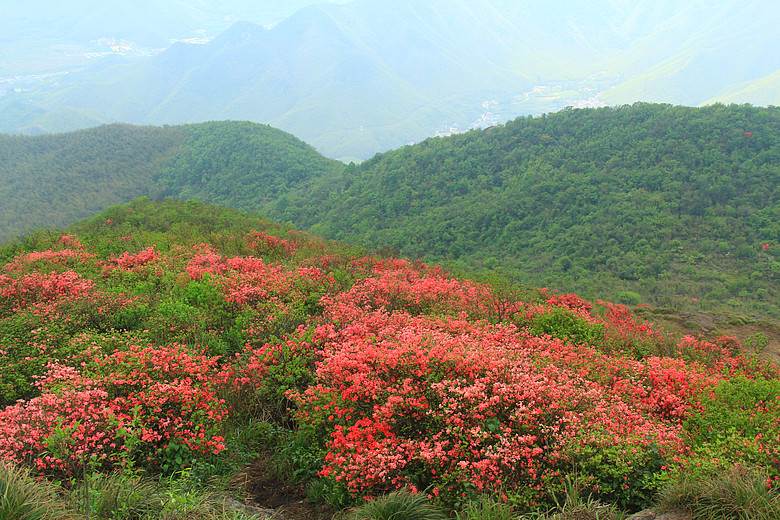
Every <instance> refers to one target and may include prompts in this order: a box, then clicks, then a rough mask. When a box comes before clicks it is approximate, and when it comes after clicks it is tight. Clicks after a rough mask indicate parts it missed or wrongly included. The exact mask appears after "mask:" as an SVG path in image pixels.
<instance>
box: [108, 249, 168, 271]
mask: <svg viewBox="0 0 780 520" xmlns="http://www.w3.org/2000/svg"><path fill="white" fill-rule="evenodd" d="M159 258H160V255H159V254H158V253H157V251H156V250H155V249H154V247H147V248H146V249H143V250H141V251H139V252H138V253H135V254H132V253H129V252H127V251H125V252H124V253H122V254H121V255H120V256H118V257H116V258H112V259H111V260H109V264H112V265H114V266H116V267H118V268H120V269H124V270H125V271H130V270H133V269H136V268H138V267H141V266H144V265H146V264H149V263H152V262H154V261H156V260H157V259H159Z"/></svg>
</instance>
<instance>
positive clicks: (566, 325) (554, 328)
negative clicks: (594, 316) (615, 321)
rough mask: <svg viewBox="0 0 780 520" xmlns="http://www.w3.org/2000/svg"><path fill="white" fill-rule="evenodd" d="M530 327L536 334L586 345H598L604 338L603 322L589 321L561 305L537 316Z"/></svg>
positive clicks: (532, 332)
mask: <svg viewBox="0 0 780 520" xmlns="http://www.w3.org/2000/svg"><path fill="white" fill-rule="evenodd" d="M528 329H529V330H530V331H531V334H533V335H535V336H541V335H548V336H552V337H554V338H559V339H562V340H565V341H571V342H572V343H579V344H585V345H596V344H598V343H599V342H603V340H604V325H603V324H601V323H588V322H587V321H586V320H585V319H583V318H581V317H579V316H577V315H576V314H574V313H573V312H571V311H569V310H567V309H563V308H560V307H556V308H554V309H553V310H551V311H549V312H547V313H544V314H540V315H539V316H536V317H535V318H534V319H533V320H532V321H531V323H530V324H529V326H528Z"/></svg>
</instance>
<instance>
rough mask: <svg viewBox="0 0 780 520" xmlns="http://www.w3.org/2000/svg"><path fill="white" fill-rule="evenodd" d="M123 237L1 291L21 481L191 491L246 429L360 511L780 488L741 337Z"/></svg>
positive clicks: (312, 257) (56, 253) (268, 252)
mask: <svg viewBox="0 0 780 520" xmlns="http://www.w3.org/2000/svg"><path fill="white" fill-rule="evenodd" d="M160 220H161V222H168V220H169V219H167V218H163V217H160ZM116 222H117V223H116V224H115V225H114V224H112V226H111V229H113V228H116V233H117V238H116V239H115V241H114V242H112V243H110V244H105V243H104V242H103V241H99V243H100V244H102V248H103V249H89V248H88V247H85V246H84V245H82V244H81V243H80V242H79V240H78V239H77V238H76V237H73V236H66V237H63V238H62V239H60V240H59V241H57V242H56V243H54V244H51V247H50V248H49V249H45V250H43V251H40V252H25V253H23V254H20V255H18V256H17V257H16V258H14V259H13V260H12V261H11V262H10V263H8V264H7V265H6V266H5V267H4V269H3V270H2V274H0V400H1V402H2V404H4V405H7V406H6V407H5V408H4V409H3V410H2V411H0V458H2V459H8V460H12V461H14V462H17V463H22V464H26V465H30V466H33V467H35V468H37V470H38V471H39V472H40V473H45V474H50V475H57V476H63V475H71V474H74V473H78V472H79V471H80V468H82V467H83V464H84V463H85V461H87V460H90V461H93V463H94V464H97V465H99V466H100V467H103V468H110V467H113V466H116V465H143V466H145V467H147V468H149V469H152V470H163V471H175V470H176V469H177V468H181V467H184V466H187V465H188V464H189V463H190V462H191V461H192V460H193V459H194V458H198V457H212V456H213V455H214V454H219V453H222V452H223V450H225V449H229V446H228V443H226V441H225V440H224V439H223V437H225V431H226V429H225V426H224V423H225V419H226V418H227V417H228V416H230V415H231V414H232V417H233V419H234V421H235V423H236V424H241V422H242V421H244V420H247V419H249V418H258V417H259V418H262V419H263V420H268V421H271V422H273V423H274V426H273V428H277V429H288V428H289V429H295V430H296V433H295V434H294V436H297V437H296V438H298V439H299V440H298V441H296V442H299V445H296V446H295V447H294V451H295V455H294V456H292V458H293V459H294V460H295V461H298V462H299V463H300V464H301V466H302V467H301V468H297V469H296V468H293V471H296V470H299V471H300V473H299V474H305V475H306V476H307V477H312V475H315V474H317V475H318V477H316V478H318V479H320V481H319V483H320V484H321V485H322V486H323V488H324V489H328V490H329V492H332V493H333V496H341V497H344V496H347V495H349V496H351V497H352V498H353V499H359V498H362V497H366V496H375V495H379V494H382V493H385V492H388V491H391V490H395V489H398V488H403V487H408V488H411V489H415V488H416V489H417V490H420V491H423V490H425V491H426V492H428V493H429V494H430V495H431V496H433V497H437V499H438V500H440V501H444V502H447V503H450V504H454V503H457V502H460V501H462V500H464V499H467V498H468V497H471V496H474V495H477V494H481V493H498V492H500V493H501V496H502V497H503V498H504V499H506V500H509V501H512V502H514V503H517V504H522V505H524V506H533V505H539V504H540V503H541V502H543V501H544V500H546V499H547V498H548V496H549V494H550V493H554V492H556V491H558V490H560V489H561V487H562V485H563V482H564V480H565V478H566V476H567V475H568V474H570V473H571V472H578V473H580V474H584V475H587V479H586V482H585V483H586V484H587V485H588V486H589V489H588V491H590V492H592V493H594V494H595V495H596V496H597V497H599V498H600V499H602V500H605V501H611V502H616V503H618V504H620V505H622V506H623V507H626V508H638V507H640V506H643V505H645V504H646V503H647V502H648V500H650V498H651V497H652V495H653V494H654V493H655V491H656V490H657V489H658V486H659V483H661V482H662V481H663V480H664V479H666V478H668V476H669V475H670V474H672V473H674V472H681V471H691V470H693V471H695V470H699V469H701V470H702V471H703V469H702V468H706V469H712V468H720V467H722V466H723V464H720V463H715V462H713V461H714V460H722V461H725V462H724V464H731V463H739V462H742V463H747V464H753V465H758V466H760V467H761V468H763V469H764V470H766V471H768V472H769V473H770V474H771V475H772V478H774V477H776V476H778V477H780V468H778V467H777V458H778V454H777V451H776V448H775V447H774V446H776V444H777V443H776V442H773V441H775V440H776V438H777V437H776V436H777V432H776V430H777V425H778V422H777V417H776V416H777V410H776V408H777V406H776V405H777V403H778V402H780V401H778V400H777V389H776V382H777V380H778V371H777V368H776V366H775V365H773V364H771V363H758V362H756V361H754V360H751V359H749V358H747V357H744V356H742V355H740V354H739V351H740V348H741V347H740V345H739V344H738V342H736V341H735V340H734V339H732V338H718V339H716V340H713V341H709V340H705V339H702V338H695V337H691V336H686V337H683V338H681V339H678V340H675V339H673V338H670V337H669V336H667V335H666V334H664V333H661V332H659V331H658V330H656V329H655V328H654V327H653V326H652V325H651V324H649V323H647V322H645V321H643V320H641V319H639V318H637V317H636V316H634V315H633V314H632V313H631V312H630V310H629V309H628V308H627V307H625V306H622V305H613V304H610V303H607V302H598V303H597V304H596V305H593V304H591V303H590V302H588V301H587V300H584V299H582V298H580V297H578V296H576V295H573V294H557V293H552V292H550V291H545V290H542V291H540V293H539V294H540V295H541V297H536V296H533V297H531V298H530V299H529V298H525V297H521V293H520V292H517V291H511V290H502V289H501V288H494V287H492V286H488V285H486V284H479V283H474V282H469V281H464V280H459V279H455V278H453V277H451V276H449V275H448V274H447V273H445V272H444V271H443V270H441V269H440V268H437V267H433V266H427V265H425V264H421V263H415V262H409V261H406V260H397V259H382V260H378V259H375V258H360V259H351V258H350V257H348V256H346V255H344V254H331V252H330V251H329V250H328V249H327V247H326V244H325V243H324V242H323V241H317V240H314V239H310V238H307V236H305V235H303V234H289V235H288V238H289V240H288V239H282V238H278V237H274V236H272V235H268V234H266V233H263V232H252V233H249V234H246V229H242V230H241V231H240V232H239V233H238V234H237V235H231V234H228V233H219V232H212V233H211V234H210V235H208V236H210V237H211V239H213V241H214V243H215V244H222V246H223V247H222V248H221V249H220V248H217V247H215V246H212V245H208V244H198V245H195V246H192V243H191V242H188V243H177V242H176V240H172V239H170V238H166V239H165V240H161V241H160V242H158V243H156V245H150V246H148V247H145V244H144V242H143V240H145V239H147V238H148V239H149V240H157V239H158V238H159V234H157V233H158V232H156V231H155V233H151V234H148V233H145V232H144V231H143V230H139V229H132V230H128V229H127V224H126V223H124V222H122V221H121V220H117V221H116ZM101 228H102V229H103V231H101V232H107V231H105V230H106V227H105V226H101ZM128 231H132V234H131V235H128ZM108 232H111V230H110V229H109V231H108ZM128 237H129V238H128ZM149 237H152V238H149ZM192 238H194V239H196V240H197V239H198V237H197V236H193V237H192ZM124 242H132V243H133V244H135V246H136V247H135V248H133V250H134V251H137V252H136V253H130V252H124V253H120V252H121V251H123V250H125V249H127V248H129V247H130V246H129V245H127V244H124ZM119 244H122V245H121V246H120V245H119ZM142 244H144V245H142ZM162 251H164V252H162ZM225 251H229V252H230V254H225ZM245 253H248V254H250V255H253V256H231V255H235V254H245ZM101 268H102V269H101ZM125 294H127V295H132V296H124V295H125ZM522 300H528V301H522ZM140 345H143V346H140ZM152 345H154V346H152ZM19 398H22V399H24V400H22V401H19V402H16V400H17V399H19ZM239 429H240V428H239ZM716 432H719V433H716ZM300 439H305V442H302V441H300ZM298 462H296V463H298ZM303 466H305V468H304V467H303Z"/></svg>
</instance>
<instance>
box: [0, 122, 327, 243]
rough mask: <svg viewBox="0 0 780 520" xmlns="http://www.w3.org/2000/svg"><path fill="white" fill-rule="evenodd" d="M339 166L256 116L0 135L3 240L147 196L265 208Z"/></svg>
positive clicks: (0, 203)
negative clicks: (184, 123) (245, 119)
mask: <svg viewBox="0 0 780 520" xmlns="http://www.w3.org/2000/svg"><path fill="white" fill-rule="evenodd" d="M334 165H335V166H337V167H338V165H339V163H336V162H335V161H330V160H328V159H325V158H323V157H322V156H320V155H319V154H317V153H316V152H315V151H314V149H312V148H311V147H310V146H308V145H306V144H304V143H303V142H301V141H299V140H298V139H296V138H295V137H293V136H291V135H289V134H286V133H284V132H281V131H279V130H276V129H273V128H270V127H268V126H264V125H256V124H253V123H240V122H222V123H204V124H199V125H189V126H180V127H163V128H155V127H135V126H129V125H111V126H104V127H99V128H94V129H91V130H84V131H79V132H73V133H69V134H59V135H52V136H38V137H20V136H2V135H0V240H2V239H4V238H9V237H12V236H15V235H17V234H19V233H22V232H25V231H28V230H31V229H33V228H38V227H52V226H61V225H65V224H69V223H71V222H73V221H75V220H77V219H79V218H83V217H85V216H89V215H91V214H93V213H95V212H97V211H100V210H102V209H105V208H106V207H108V206H110V205H113V204H117V203H120V202H127V201H129V200H132V199H133V198H136V197H138V196H141V195H148V196H162V195H166V196H177V197H184V198H193V197H195V198H203V199H209V200H213V201H216V202H222V203H224V204H229V205H231V206H236V207H244V208H257V207H259V206H260V205H261V204H263V203H267V202H269V201H272V200H274V199H275V198H276V197H277V195H279V194H280V193H284V192H286V191H287V190H289V189H290V187H291V186H294V185H298V184H300V183H301V182H302V181H304V180H305V179H306V178H307V177H308V176H312V175H316V176H321V175H324V174H325V173H326V172H327V171H329V170H330V169H331V168H333V167H334Z"/></svg>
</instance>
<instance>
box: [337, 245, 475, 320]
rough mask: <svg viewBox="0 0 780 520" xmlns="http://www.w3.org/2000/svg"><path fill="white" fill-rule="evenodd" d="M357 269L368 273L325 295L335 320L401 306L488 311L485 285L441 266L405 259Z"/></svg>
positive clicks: (442, 311) (439, 310)
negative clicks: (459, 277) (346, 287)
mask: <svg viewBox="0 0 780 520" xmlns="http://www.w3.org/2000/svg"><path fill="white" fill-rule="evenodd" d="M366 263H367V262H366V260H362V261H359V263H358V265H357V267H358V269H359V270H365V271H366V272H368V273H370V276H368V277H366V278H364V279H362V280H360V281H358V282H357V283H355V285H354V286H353V287H352V288H351V289H350V290H348V291H346V292H343V293H340V294H337V295H336V296H334V297H332V298H326V299H325V302H326V303H327V309H328V314H327V315H328V317H329V318H330V319H332V320H334V321H336V322H345V321H350V320H353V319H356V318H358V317H359V316H361V315H362V314H364V313H365V312H370V311H372V310H377V309H383V310H386V311H388V312H392V311H395V310H401V309H403V310H404V311H406V312H410V313H412V314H460V313H466V314H467V315H469V316H473V317H485V316H487V315H488V313H489V305H490V291H489V290H488V288H487V287H484V286H481V285H477V284H474V283H471V282H466V281H461V280H455V279H453V278H449V277H448V276H447V275H446V274H445V273H444V271H442V270H441V269H440V268H431V267H428V266H425V265H418V266H415V265H413V264H412V263H411V262H408V261H406V260H383V261H376V262H375V263H374V264H373V265H371V266H366Z"/></svg>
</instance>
